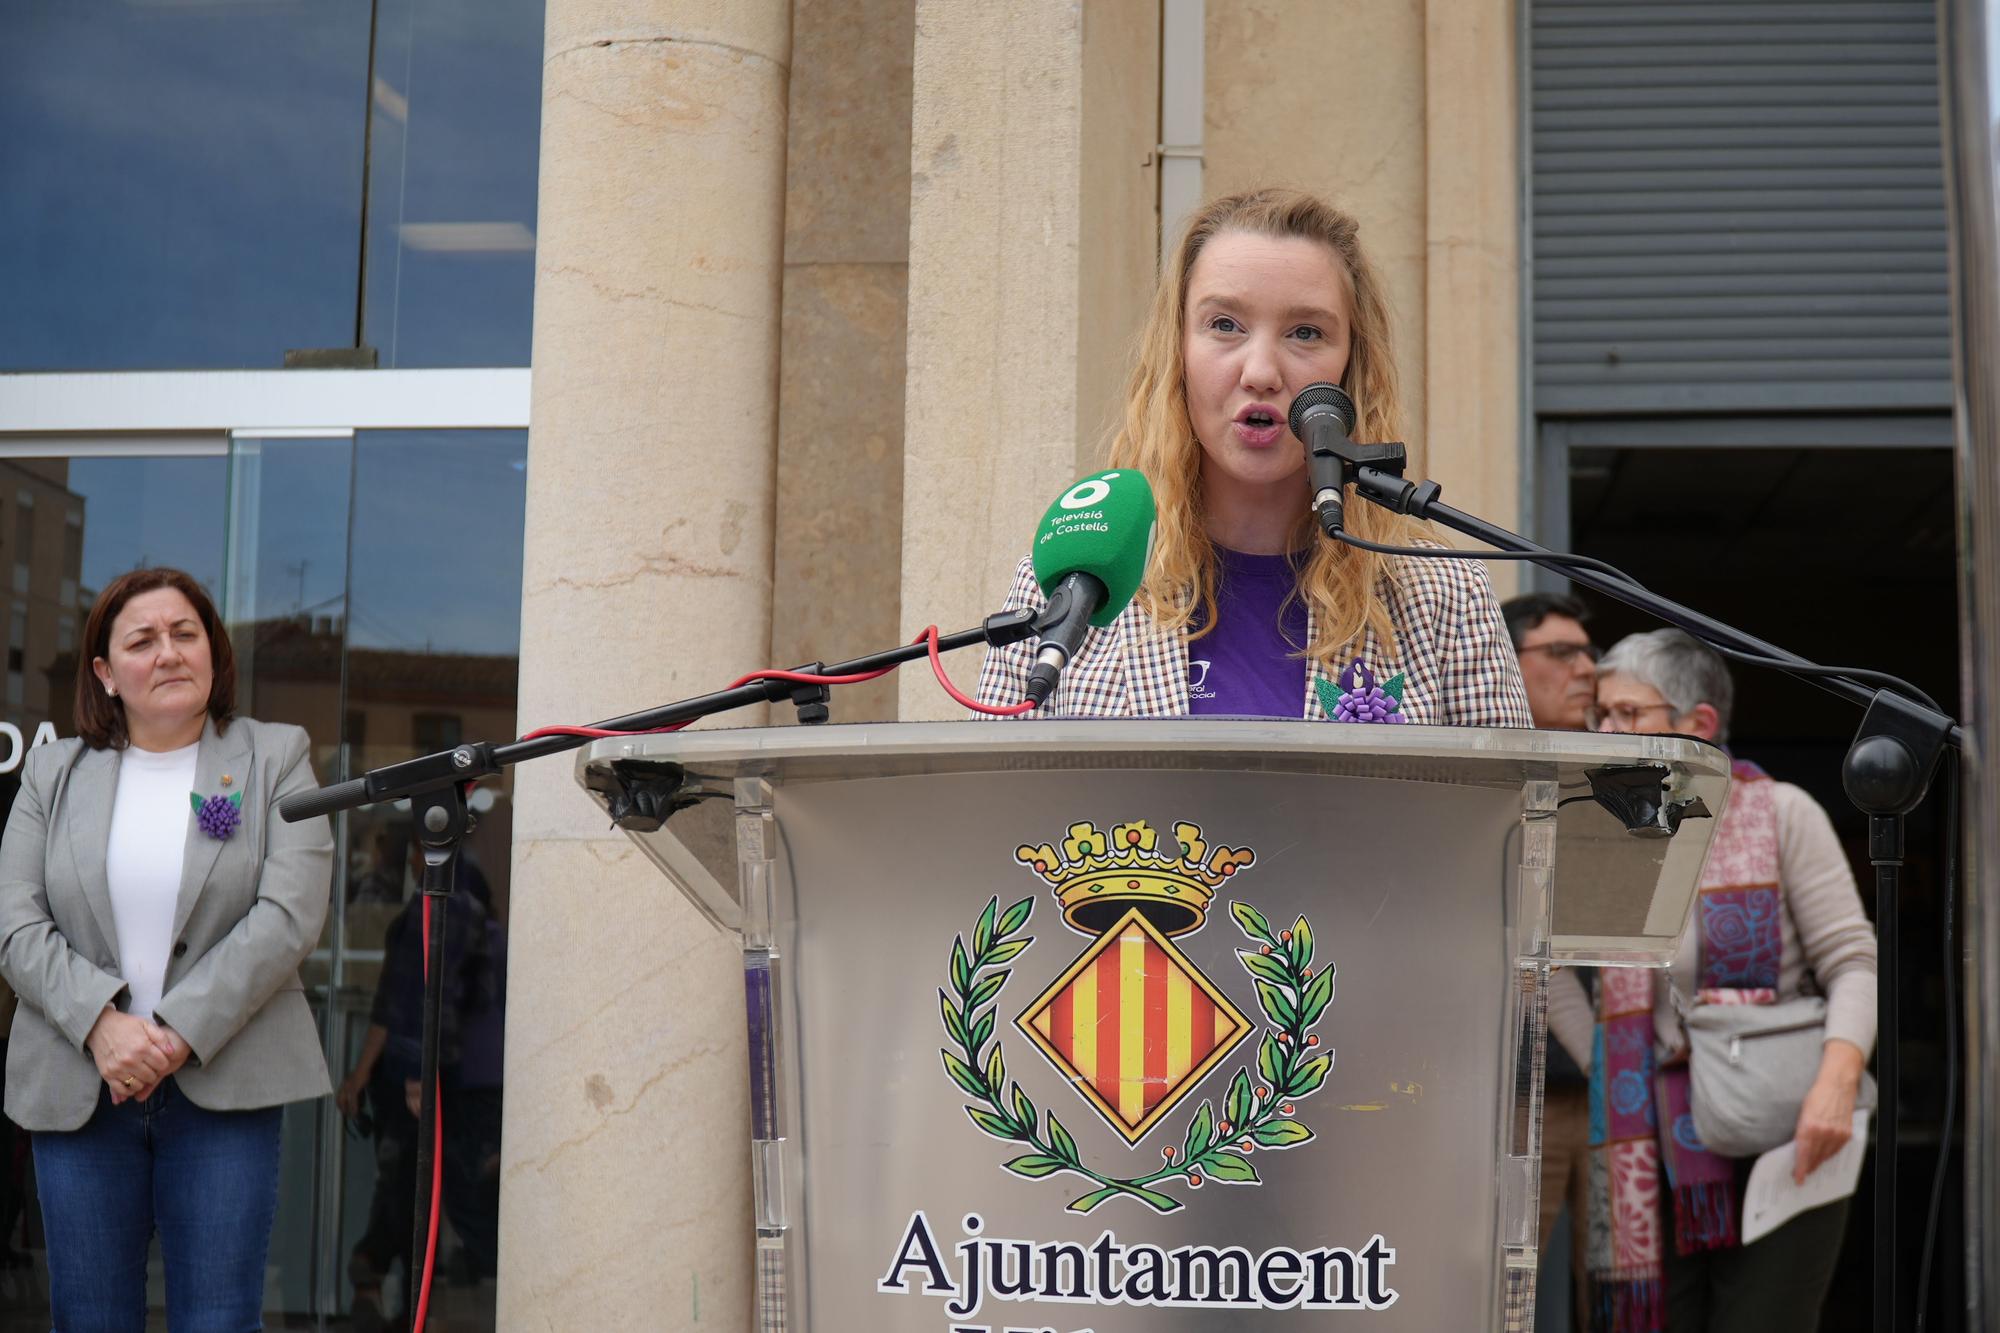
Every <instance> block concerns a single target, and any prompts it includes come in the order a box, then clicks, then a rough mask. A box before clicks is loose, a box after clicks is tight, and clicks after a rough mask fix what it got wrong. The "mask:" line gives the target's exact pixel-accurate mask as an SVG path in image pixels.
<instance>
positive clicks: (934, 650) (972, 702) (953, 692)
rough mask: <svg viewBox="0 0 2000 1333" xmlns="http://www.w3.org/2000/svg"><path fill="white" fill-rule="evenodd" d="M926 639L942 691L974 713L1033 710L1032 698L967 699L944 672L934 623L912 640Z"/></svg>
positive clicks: (1003, 714)
mask: <svg viewBox="0 0 2000 1333" xmlns="http://www.w3.org/2000/svg"><path fill="white" fill-rule="evenodd" d="M926 639H928V640H930V645H931V670H932V671H934V672H936V673H937V678H938V684H940V685H942V686H944V692H945V693H946V694H949V695H950V696H951V697H952V698H954V699H956V700H957V701H958V702H959V703H961V704H964V705H965V706H966V707H967V708H970V709H971V710H972V711H973V712H975V713H985V714H987V715H988V716H990V717H1019V716H1020V715H1021V714H1023V713H1031V712H1033V711H1034V710H1035V707H1036V704H1035V701H1034V700H1033V699H1023V700H1022V701H1021V702H1020V703H1017V704H999V705H995V704H983V703H980V702H979V701H978V700H977V699H968V698H967V697H966V696H965V695H963V694H961V693H959V690H958V686H956V685H954V684H952V683H951V677H950V676H947V675H945V674H944V660H943V659H942V658H941V657H939V656H938V627H937V626H936V625H932V626H931V627H930V628H929V629H927V630H925V631H924V632H923V633H922V634H919V635H918V636H917V637H916V639H915V640H914V642H917V643H922V642H923V641H924V640H926Z"/></svg>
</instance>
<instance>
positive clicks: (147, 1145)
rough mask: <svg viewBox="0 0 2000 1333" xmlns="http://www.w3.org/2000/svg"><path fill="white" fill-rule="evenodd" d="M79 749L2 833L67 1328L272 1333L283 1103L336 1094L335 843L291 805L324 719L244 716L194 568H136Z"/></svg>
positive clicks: (93, 623) (46, 1204)
mask: <svg viewBox="0 0 2000 1333" xmlns="http://www.w3.org/2000/svg"><path fill="white" fill-rule="evenodd" d="M83 647H84V651H85V653H86V654H87V661H88V663H89V666H90V670H89V671H88V672H83V671H80V672H78V676H77V690H76V694H77V697H76V724H77V730H78V732H79V733H80V734H79V736H78V737H77V738H76V739H73V740H63V741H58V742H56V743H54V744H51V745H44V746H42V747H40V748H38V749H36V750H34V751H32V752H31V753H30V754H29V756H28V759H27V762H26V763H25V764H24V765H23V766H22V770H21V790H20V794H19V796H17V797H16V798H15V801H14V809H13V813H12V814H11V816H10V817H9V818H8V820H7V831H6V835H5V837H4V839H0V974H4V975H5V977H6V979H7V981H8V982H9V984H11V985H12V986H13V988H14V990H15V991H16V992H17V993H18V994H19V996H20V1000H21V1004H20V1008H19V1010H18V1011H17V1013H16V1014H15V1017H14V1024H13V1029H12V1034H11V1040H10V1042H9V1044H8V1050H7V1092H6V1112H7V1115H8V1116H9V1117H10V1118H11V1119H13V1120H14V1121H15V1122H16V1123H17V1124H19V1125H22V1126H23V1127H25V1128H27V1129H29V1130H32V1131H34V1152H35V1174H36V1179H37V1182H38V1184H39V1188H40V1193H41V1201H42V1218H43V1223H44V1229H45V1230H46V1232H47V1236H48V1256H49V1295H50V1304H51V1307H52V1314H53V1316H54V1323H55V1327H56V1328H58V1329H61V1330H63V1333H94V1331H96V1330H103V1331H105V1333H113V1331H116V1333H123V1331H124V1330H139V1329H143V1328H144V1326H145V1322H146V1251H147V1247H148V1245H149V1244H150V1242H151V1239H152V1236H153V1235H154V1234H155V1233H156V1232H157V1233H158V1235H159V1237H160V1249H161V1253H162V1256H163V1258H164V1259H165V1263H166V1294H167V1322H168V1327H169V1328H170V1329H172V1330H173V1331H174V1333H183V1330H214V1331H215V1333H224V1331H226V1333H238V1331H239V1330H244V1329H257V1328H261V1327H262V1306H263V1290H264V1263H265V1258H266V1255H267V1252H268V1251H269V1248H270V1239H271V1226H272V1222H273V1219H274V1218H275V1216H276V1212H277V1198H278V1154H279V1141H280V1120H281V1114H282V1107H283V1105H284V1104H285V1103H286V1102H292V1101H298V1100H301V1099H303V1098H308V1097H317V1096H320V1095H322V1094H324V1093H326V1092H328V1091H330V1090H331V1088H330V1084H329V1081H328V1079H327V1072H326V1062H325V1059H324V1057H323V1056H322V1054H321V1051H320V1041H319V1032H318V1029H317V1027H316V1025H315V1024H314V1022H313V1018H312V1013H311V1011H310V1010H309V1009H308V1007H307V1005H306V1000H305V994H304V990H303V987H302V985H301V983H300V980H299V973H298V968H299V964H300V962H301V961H302V960H303V959H304V958H305V956H306V955H307V954H308V953H309V952H311V950H312V948H313V946H314V945H315V944H316V943H317V942H318V939H319V934H320V927H321V925H322V924H323V923H324V921H325V919H326V910H327V903H328V898H329V889H330V884H331V874H332V865H333V839H332V836H331V834H330V832H329V829H328V825H327V822H326V820H324V819H316V820H312V821H309V822H306V823H300V824H287V823H285V822H283V821H282V820H280V819H278V818H277V817H276V809H275V807H276V805H277V803H278V801H279V800H280V799H282V798H284V797H286V796H289V795H292V794H293V793H295V792H301V791H310V790H312V789H313V787H314V786H315V785H316V784H315V781H314V778H313V772H312V764H311V761H310V758H309V754H308V742H307V738H306V734H305V732H304V731H302V730H300V729H299V728H297V727H292V726H283V725H278V724H275V723H259V722H253V721H251V720H250V719H248V718H233V717H232V714H233V712H234V708H235V691H236V668H235V662H234V658H233V656H232V654H231V651H230V645H229V639H228V637H227V636H226V635H225V634H224V633H223V630H222V625H221V622H220V620H219V618H218V617H217V615H216V612H215V606H214V603H213V602H211V601H210V600H209V598H208V596H207V594H206V593H204V592H203V591H202V589H201V586H200V585H199V584H197V583H196V582H195V581H194V580H193V579H192V578H191V577H189V576H188V575H187V574H185V573H182V572H181V571H179V570H174V569H142V570H135V571H133V572H132V573H129V574H125V575H122V576H121V577H119V578H117V579H115V580H113V581H112V583H111V584H110V585H109V586H108V587H106V588H105V590H104V592H103V593H102V595H100V596H99V597H98V599H97V604H96V606H95V607H93V608H92V610H91V613H90V618H89V620H88V621H87V622H86V624H85V627H84V637H83Z"/></svg>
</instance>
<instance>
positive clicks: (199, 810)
mask: <svg viewBox="0 0 2000 1333" xmlns="http://www.w3.org/2000/svg"><path fill="white" fill-rule="evenodd" d="M188 800H190V801H191V802H193V803H194V822H195V823H197V824H199V825H200V826H201V831H202V832H203V833H206V834H207V835H208V836H209V837H211V838H214V839H215V840H216V841H217V842H221V841H222V840H223V839H224V838H227V837H228V836H229V835H230V834H232V833H234V832H236V826H237V825H239V824H241V823H242V822H243V793H242V792H240V791H238V792H231V793H230V794H229V795H227V796H222V795H216V796H210V797H208V798H206V799H203V797H202V794H201V793H200V792H198V791H191V792H189V793H188Z"/></svg>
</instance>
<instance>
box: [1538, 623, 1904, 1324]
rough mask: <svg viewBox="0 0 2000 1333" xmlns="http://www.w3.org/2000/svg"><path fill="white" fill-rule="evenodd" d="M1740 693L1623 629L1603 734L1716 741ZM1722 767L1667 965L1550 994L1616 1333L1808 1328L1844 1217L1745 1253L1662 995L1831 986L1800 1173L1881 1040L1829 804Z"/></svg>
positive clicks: (1603, 665) (1732, 1199)
mask: <svg viewBox="0 0 2000 1333" xmlns="http://www.w3.org/2000/svg"><path fill="white" fill-rule="evenodd" d="M1734 699H1735V690H1734V688H1733V686H1732V683H1731V681H1730V678H1729V668H1728V667H1727V666H1726V665H1725V664H1724V663H1723V661H1722V658H1721V657H1720V656H1718V655H1717V654H1716V652H1715V650H1714V649H1712V648H1710V647H1708V645H1706V644H1704V643H1702V642H1700V641H1699V640H1697V639H1695V638H1694V637H1692V636H1691V635H1688V634H1686V633H1683V632H1682V631H1680V630H1672V629H1669V630H1654V631H1652V632H1651V633H1647V634H1635V635H1632V636H1630V637H1629V638H1626V639H1623V640H1621V641H1620V642H1619V643H1618V644H1617V645H1616V646H1615V647H1613V648H1612V649H1611V651H1610V652H1608V653H1606V654H1605V655H1604V659H1603V660H1602V661H1601V662H1599V663H1598V667H1597V707H1598V713H1599V716H1600V717H1601V718H1602V719H1603V721H1602V723H1601V726H1602V728H1603V730H1606V731H1632V732H1650V733H1666V732H1672V733H1678V734H1681V735H1688V736H1695V737H1699V738H1701V739H1703V740H1708V741H1714V742H1720V741H1721V740H1722V739H1723V738H1724V737H1725V736H1726V735H1727V734H1728V728H1729V716H1730V709H1731V706H1732V704H1733V702H1734ZM1730 777H1731V789H1730V794H1729V804H1728V808H1727V810H1726V811H1725V812H1724V814H1723V817H1722V819H1721V821H1720V824H1719V826H1718V827H1717V828H1716V831H1715V837H1714V840H1713V842H1712V843H1711V844H1710V848H1709V854H1708V862H1707V864H1706V866H1705V867H1704V868H1703V871H1702V878H1701V888H1700V894H1699V897H1698V900H1697V902H1696V907H1695V915H1694V919H1693V921H1692V922H1691V923H1690V925H1689V928H1688V931H1687V934H1686V936H1685V937H1684V938H1683V940H1682V942H1681V950H1680V954H1679V956H1678V957H1677V958H1676V959H1675V961H1674V964H1673V966H1672V967H1671V968H1670V969H1668V970H1667V971H1666V972H1663V973H1661V972H1649V971H1644V970H1641V969H1637V968H1607V969H1604V970H1603V971H1602V972H1601V973H1599V983H1600V984H1599V988H1598V1002H1597V1007H1596V1013H1595V1015H1594V1020H1595V1021H1594V1023H1593V1022H1592V1021H1591V1016H1589V1015H1588V1011H1585V1015H1586V1016H1585V1017H1584V1018H1583V1019H1582V1020H1581V1021H1579V1019H1578V1016H1577V1006H1578V1003H1579V1002H1580V1001H1581V994H1582V992H1581V990H1580V988H1575V993H1574V994H1573V995H1572V994H1569V993H1568V991H1564V992H1563V994H1562V997H1561V998H1560V999H1559V998H1558V997H1557V996H1556V994H1554V993H1553V992H1552V997H1551V1001H1550V1007H1551V1015H1550V1026H1551V1027H1552V1028H1555V1029H1557V1035H1558V1037H1559V1038H1560V1039H1562V1040H1563V1042H1564V1045H1565V1047H1567V1048H1569V1049H1570V1051H1571V1054H1573V1055H1576V1056H1577V1058H1578V1061H1579V1063H1582V1064H1584V1065H1585V1067H1586V1068H1588V1069H1589V1070H1590V1076H1591V1111H1592V1115H1591V1151H1592V1153H1593V1154H1594V1155H1596V1156H1598V1157H1599V1158H1600V1160H1601V1161H1602V1162H1603V1166H1604V1169H1603V1170H1601V1171H1599V1170H1595V1169H1594V1170H1593V1171H1592V1183H1593V1186H1595V1187H1597V1188H1595V1190H1594V1193H1593V1197H1592V1199H1591V1216H1590V1260H1589V1267H1590V1270H1591V1279H1592V1288H1593V1291H1594V1293H1595V1300H1594V1304H1595V1305H1596V1307H1597V1311H1598V1319H1597V1326H1598V1327H1601V1328H1605V1329H1614V1330H1620V1331H1621V1333H1622V1331H1623V1330H1653V1329H1661V1328H1665V1329H1669V1330H1672V1333H1738V1331H1739V1330H1740V1331H1741V1333H1750V1330H1756V1331H1757V1333H1783V1330H1794V1329H1795V1330H1799V1333H1810V1330H1813V1329H1817V1328H1818V1327H1819V1310H1820V1305H1821V1303H1822V1302H1823V1301H1824V1300H1825V1297H1826V1288H1827V1283H1828V1281H1829V1279H1830V1278H1831V1277H1832V1275H1833V1268H1834V1264H1835V1262H1836V1260H1837V1259H1838V1258H1839V1255H1840V1243H1841V1237H1842V1234H1843V1232H1844V1231H1845V1227H1846V1216H1847V1201H1846V1200H1845V1199H1842V1200H1840V1201H1838V1202H1835V1203H1831V1204H1827V1205H1825V1206H1823V1207H1820V1208H1815V1209H1812V1210H1809V1211H1807V1212H1805V1213H1802V1214H1800V1215H1799V1216H1798V1217H1796V1218H1793V1219H1792V1220H1791V1221H1790V1222H1787V1223H1786V1224H1784V1225H1783V1226H1781V1227H1779V1228H1777V1229H1776V1230H1775V1231H1773V1232H1771V1233H1770V1234H1769V1235H1768V1236H1765V1237H1762V1238H1761V1239H1759V1240H1758V1241H1757V1243H1756V1244H1755V1245H1751V1246H1744V1245H1743V1244H1741V1231H1740V1216H1741V1211H1742V1204H1743V1186H1744V1182H1745V1178H1746V1176H1747V1174H1748V1171H1749V1167H1750V1159H1730V1158H1725V1157H1722V1156H1720V1155H1718V1154H1716V1153H1713V1152H1711V1151H1709V1150H1708V1148H1707V1147H1705V1146H1704V1145H1703V1144H1702V1142H1701V1139H1700V1135H1699V1134H1697V1133H1696V1132H1695V1129H1694V1118H1693V1107H1692V1101H1691V1096H1690V1087H1689V1081H1688V1066H1687V1052H1688V1039H1687V1034H1686V1032H1685V1031H1684V1029H1683V1027H1682V1024H1681V1019H1680V1017H1679V1013H1678V1011H1677V1009H1676V1006H1675V998H1676V996H1678V997H1679V998H1680V999H1681V1000H1682V1001H1683V1002H1684V1003H1687V1004H1702V1003H1705V1004H1777V1003H1782V1002H1784V1001H1786V1000H1791V999H1796V998H1798V997H1799V996H1801V995H1811V994H1818V995H1823V996H1825V997H1826V1020H1825V1034H1824V1040H1823V1042H1822V1044H1821V1058H1820V1065H1819V1070H1818V1074H1817V1076H1816V1077H1815V1079H1814V1081H1813V1083H1812V1086H1811V1088H1810V1089H1809V1090H1808V1091H1807V1093H1806V1095H1805V1099H1804V1103H1803V1105H1802V1106H1801V1107H1800V1110H1799V1115H1798V1121H1797V1125H1796V1128H1795V1130H1794V1136H1793V1142H1794V1144H1795V1147H1796V1154H1797V1157H1796V1165H1795V1166H1794V1169H1793V1177H1794V1179H1795V1180H1797V1181H1800V1182H1803V1181H1804V1180H1805V1178H1806V1176H1808V1175H1810V1174H1811V1173H1812V1172H1813V1171H1815V1170H1817V1169H1818V1168H1819V1167H1820V1166H1821V1164H1823V1163H1824V1162H1825V1161H1826V1160H1827V1159H1828V1158H1830V1157H1832V1156H1833V1155H1834V1154H1835V1153H1836V1152H1838V1151H1839V1150H1840V1149H1841V1148H1843V1147H1845V1146H1846V1144H1847V1142H1848V1140H1849V1139H1850V1138H1852V1137H1853V1118H1854V1104H1855V1100H1856V1098H1857V1096H1858V1094H1859V1092H1860V1088H1861V1073H1862V1067H1863V1066H1864V1065H1865V1064H1866V1063H1867V1061H1868V1052H1869V1049H1870V1048H1871V1047H1872V1046H1873V1045H1874V1042H1875V932H1874V928H1873V927H1872V926H1871V925H1870V924H1869V921H1868V917H1867V914H1866V913H1865V912H1863V911H1862V908H1861V898H1860V895H1859V894H1858V893H1857V892H1856V891H1855V885H1854V873H1853V871H1852V870H1851V869H1850V868H1849V866H1848V863H1847V857H1846V854H1845V853H1844V852H1842V851H1841V848H1840V843H1839V841H1838V839H1836V838H1835V836H1834V832H1833V824H1832V822H1831V821H1830V820H1829V819H1828V818H1827V815H1826V811H1825V810H1823V809H1821V808H1820V806H1819V803H1818V802H1816V801H1814V800H1813V799H1812V797H1810V796H1808V795H1806V793H1805V792H1804V791H1802V790H1800V789H1799V788H1798V787H1795V786H1793V785H1791V784H1790V783H1786V782H1778V781H1775V780H1773V779H1772V778H1771V777H1770V775H1768V774H1766V773H1765V772H1764V771H1763V770H1762V769H1760V768H1758V767H1757V766H1756V765H1755V764H1751V763H1748V762H1746V761H1744V760H1741V759H1738V760H1735V761H1734V762H1733V763H1732V764H1731V772H1730ZM1585 1003H1587V1002H1585ZM1558 1009H1561V1010H1564V1011H1566V1012H1565V1013H1563V1014H1562V1015H1560V1016H1559V1015H1558V1012H1557V1011H1558ZM1579 1048H1580V1049H1579ZM1593 1057H1594V1058H1593ZM1669 1236H1671V1240H1669V1239H1668V1237H1669Z"/></svg>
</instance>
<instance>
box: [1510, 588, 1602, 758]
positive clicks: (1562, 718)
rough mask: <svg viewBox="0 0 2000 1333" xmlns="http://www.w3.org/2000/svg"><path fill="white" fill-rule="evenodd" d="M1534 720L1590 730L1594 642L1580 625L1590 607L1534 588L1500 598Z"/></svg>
mask: <svg viewBox="0 0 2000 1333" xmlns="http://www.w3.org/2000/svg"><path fill="white" fill-rule="evenodd" d="M1500 613H1501V614H1502V615H1503V616H1505V617H1506V619H1507V634H1508V637H1509V638H1511V639H1513V641H1514V656H1516V657H1518V658H1519V659H1520V660H1521V683H1522V684H1524V685H1526V686H1527V687H1528V708H1529V711H1530V712H1532V713H1533V714H1534V715H1535V725H1536V726H1538V727H1544V728H1547V729H1548V730H1550V731H1589V730H1590V729H1591V727H1592V725H1593V723H1594V721H1595V719H1594V717H1593V716H1592V712H1591V710H1592V707H1593V706H1594V705H1595V703H1596V699H1597V657H1598V651H1597V645H1596V644H1594V643H1592V642H1591V641H1590V634H1589V633H1588V632H1587V631H1586V630H1585V629H1584V628H1583V622H1584V620H1585V619H1586V618H1587V617H1588V615H1589V613H1588V612H1587V611H1585V610H1584V607H1583V603H1581V602H1579V601H1577V600H1576V599H1575V598H1574V597H1562V596H1558V595H1557V594H1555V593H1547V592H1532V593H1528V594H1526V595H1524V596H1521V597H1510V598H1508V599H1507V600H1506V601H1505V602H1502V603H1501V604H1500Z"/></svg>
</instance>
